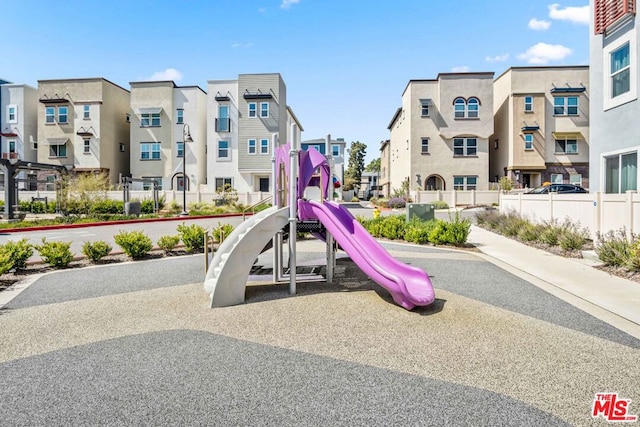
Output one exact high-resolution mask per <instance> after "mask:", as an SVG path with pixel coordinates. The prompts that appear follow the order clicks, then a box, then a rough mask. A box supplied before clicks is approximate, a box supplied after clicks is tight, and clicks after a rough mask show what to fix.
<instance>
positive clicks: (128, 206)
mask: <svg viewBox="0 0 640 427" xmlns="http://www.w3.org/2000/svg"><path fill="white" fill-rule="evenodd" d="M124 214H125V215H135V216H140V202H125V204H124Z"/></svg>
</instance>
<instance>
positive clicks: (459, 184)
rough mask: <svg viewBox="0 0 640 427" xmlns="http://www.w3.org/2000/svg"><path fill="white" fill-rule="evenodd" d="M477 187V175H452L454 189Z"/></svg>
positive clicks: (473, 188) (472, 188)
mask: <svg viewBox="0 0 640 427" xmlns="http://www.w3.org/2000/svg"><path fill="white" fill-rule="evenodd" d="M477 187H478V177H477V176H454V177H453V189H454V190H475V189H476V188H477Z"/></svg>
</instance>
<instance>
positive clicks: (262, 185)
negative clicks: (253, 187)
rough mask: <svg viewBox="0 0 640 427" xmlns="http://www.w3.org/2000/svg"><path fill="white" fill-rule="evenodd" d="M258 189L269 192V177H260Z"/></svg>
mask: <svg viewBox="0 0 640 427" xmlns="http://www.w3.org/2000/svg"><path fill="white" fill-rule="evenodd" d="M258 191H260V192H263V193H268V192H269V178H263V177H260V178H258Z"/></svg>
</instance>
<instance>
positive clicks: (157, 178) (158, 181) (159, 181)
mask: <svg viewBox="0 0 640 427" xmlns="http://www.w3.org/2000/svg"><path fill="white" fill-rule="evenodd" d="M143 178H144V179H152V180H154V181H155V182H156V184H157V185H158V190H162V177H160V176H145V177H143ZM142 189H143V190H145V191H148V190H153V184H152V183H150V182H143V183H142Z"/></svg>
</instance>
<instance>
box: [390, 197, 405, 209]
mask: <svg viewBox="0 0 640 427" xmlns="http://www.w3.org/2000/svg"><path fill="white" fill-rule="evenodd" d="M406 205H407V201H406V200H405V199H403V198H401V197H394V198H392V199H390V200H389V201H388V202H387V207H388V208H392V209H393V208H397V209H400V208H404V207H405V206H406Z"/></svg>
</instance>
